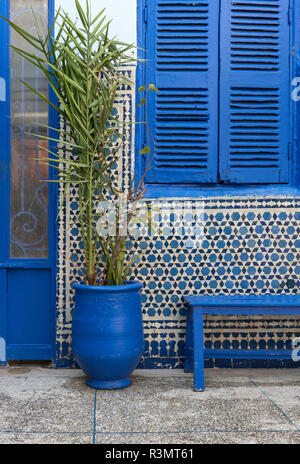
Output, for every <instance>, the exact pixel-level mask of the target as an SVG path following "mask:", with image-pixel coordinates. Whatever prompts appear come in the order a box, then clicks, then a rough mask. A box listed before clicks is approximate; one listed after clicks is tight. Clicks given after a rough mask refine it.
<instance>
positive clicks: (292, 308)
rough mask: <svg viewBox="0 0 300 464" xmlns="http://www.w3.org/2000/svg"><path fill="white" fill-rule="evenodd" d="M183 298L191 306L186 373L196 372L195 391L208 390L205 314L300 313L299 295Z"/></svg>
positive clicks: (284, 314)
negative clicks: (205, 356) (205, 364)
mask: <svg viewBox="0 0 300 464" xmlns="http://www.w3.org/2000/svg"><path fill="white" fill-rule="evenodd" d="M184 300H185V302H186V304H187V307H188V311H187V329H186V351H185V372H194V389H195V391H204V389H205V381H204V334H203V316H204V315H207V314H210V315H247V316H252V315H254V316H258V315H269V316H276V315H277V316H278V315H279V316H298V315H300V295H257V296H256V295H245V296H240V295H238V296H237V295H234V296H230V295H197V296H195V295H193V296H186V297H185V298H184ZM229 351H230V350H229ZM265 351H267V350H265ZM244 352H245V350H244ZM261 352H263V350H262V351H260V353H261ZM266 355H267V353H266ZM266 357H268V356H266Z"/></svg>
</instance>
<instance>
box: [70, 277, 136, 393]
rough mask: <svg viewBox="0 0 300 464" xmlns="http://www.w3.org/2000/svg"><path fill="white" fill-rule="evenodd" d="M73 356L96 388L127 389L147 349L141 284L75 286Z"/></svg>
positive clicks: (89, 381)
mask: <svg viewBox="0 0 300 464" xmlns="http://www.w3.org/2000/svg"><path fill="white" fill-rule="evenodd" d="M73 287H74V288H75V291H76V296H75V311H74V315H73V354H74V357H75V359H76V361H77V363H78V364H79V366H80V367H81V369H82V370H83V371H84V372H85V374H86V375H87V376H88V379H87V384H88V385H89V386H91V387H93V388H99V389H114V388H124V387H127V386H128V385H130V384H131V380H130V375H131V374H132V372H133V371H134V369H135V368H136V366H137V364H138V362H139V360H140V358H141V356H142V354H143V350H144V333H143V319H142V308H141V300H140V292H141V288H142V284H140V283H139V282H132V283H128V284H125V285H120V286H107V287H101V286H89V285H81V284H74V285H73Z"/></svg>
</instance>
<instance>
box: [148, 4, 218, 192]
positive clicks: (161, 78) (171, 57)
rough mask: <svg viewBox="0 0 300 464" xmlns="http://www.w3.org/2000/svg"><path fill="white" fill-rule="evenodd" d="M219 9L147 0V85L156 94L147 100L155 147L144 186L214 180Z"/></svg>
mask: <svg viewBox="0 0 300 464" xmlns="http://www.w3.org/2000/svg"><path fill="white" fill-rule="evenodd" d="M218 5H219V1H218V0H193V1H191V0H181V1H180V0H177V1H176V0H153V1H151V13H150V14H149V15H148V23H147V28H146V29H147V30H146V50H147V56H146V58H147V62H146V65H145V66H146V81H147V83H149V82H151V83H154V84H155V85H156V86H157V87H158V88H159V90H160V91H159V92H157V93H156V95H155V98H151V99H149V121H150V125H151V130H152V133H153V135H154V139H155V142H156V143H155V156H154V161H153V165H152V168H151V170H150V171H149V172H148V173H147V178H146V182H148V183H162V184H168V183H169V184H172V183H173V184H187V183H191V184H195V183H210V182H216V181H217V177H218V172H217V170H218V169H217V156H218V155H217V150H218V146H217V140H218V98H217V95H218V78H217V77H218V22H219V7H218ZM149 6H150V5H149ZM150 100H151V101H150ZM153 148H154V145H153V144H152V149H153Z"/></svg>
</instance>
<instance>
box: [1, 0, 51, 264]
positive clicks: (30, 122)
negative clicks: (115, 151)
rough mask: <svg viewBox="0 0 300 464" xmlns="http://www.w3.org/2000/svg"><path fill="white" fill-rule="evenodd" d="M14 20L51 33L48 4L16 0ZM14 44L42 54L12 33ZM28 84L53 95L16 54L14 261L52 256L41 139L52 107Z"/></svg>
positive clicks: (13, 83)
mask: <svg viewBox="0 0 300 464" xmlns="http://www.w3.org/2000/svg"><path fill="white" fill-rule="evenodd" d="M10 18H11V21H13V22H14V23H17V24H18V25H20V26H21V27H22V28H25V29H26V30H27V31H28V32H30V33H31V34H33V35H36V34H37V28H38V31H39V33H41V34H43V35H45V33H46V30H47V25H48V1H47V0H26V2H25V1H24V0H11V1H10ZM10 43H11V44H12V45H14V46H15V47H17V48H21V49H25V50H26V51H28V52H30V53H31V52H32V53H34V54H36V50H35V49H33V48H32V47H30V45H28V43H27V42H26V41H25V40H24V39H23V38H22V37H21V36H20V35H19V34H17V33H16V32H14V31H13V30H11V33H10ZM22 80H23V81H25V82H26V83H27V84H29V85H30V86H31V87H33V88H34V89H36V90H38V91H40V92H43V93H44V94H45V95H46V96H48V85H47V82H46V79H45V78H44V76H43V73H42V72H41V71H39V70H38V69H37V68H35V67H34V66H33V65H32V64H31V63H29V62H28V61H26V60H25V59H24V58H22V57H21V56H20V55H18V53H16V52H15V51H14V50H12V49H11V50H10V96H11V97H10V98H11V100H10V104H11V116H10V117H11V174H10V257H11V258H47V257H48V205H49V188H48V184H47V182H45V180H47V179H48V174H49V173H48V166H47V164H45V163H42V162H41V161H39V159H40V158H46V157H47V152H46V151H44V150H43V149H42V148H46V149H47V146H48V142H47V141H44V140H42V139H39V140H38V139H37V138H36V137H35V134H36V135H46V134H47V129H46V128H45V127H44V126H45V125H48V105H47V104H46V103H45V102H43V101H42V100H41V99H40V98H39V97H38V96H36V95H35V94H34V93H33V92H32V91H31V90H30V89H28V88H27V87H25V86H24V84H23V83H22V82H21V81H22Z"/></svg>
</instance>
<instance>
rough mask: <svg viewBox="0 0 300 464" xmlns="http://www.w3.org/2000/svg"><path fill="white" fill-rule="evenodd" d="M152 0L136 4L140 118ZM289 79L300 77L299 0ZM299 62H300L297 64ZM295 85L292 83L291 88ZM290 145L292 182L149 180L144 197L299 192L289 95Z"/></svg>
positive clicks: (299, 147)
mask: <svg viewBox="0 0 300 464" xmlns="http://www.w3.org/2000/svg"><path fill="white" fill-rule="evenodd" d="M149 3H150V2H149V0H140V1H139V2H138V6H137V46H138V59H139V61H138V64H137V70H136V105H135V106H136V108H135V111H136V118H135V120H136V121H137V122H140V121H144V120H145V114H144V106H142V107H138V103H139V101H140V98H141V96H140V94H139V93H138V88H139V87H140V86H141V85H145V84H147V82H146V65H147V64H146V61H145V60H146V51H145V48H146V47H145V45H146V27H145V24H146V20H147V15H149V14H151V12H150V11H149V8H150V5H149ZM289 8H290V14H289V16H290V22H291V27H290V50H291V52H290V60H289V61H290V83H291V82H292V79H293V78H294V77H296V76H299V77H300V2H298V3H297V1H296V0H290V4H289ZM297 63H298V65H297ZM154 84H155V82H154ZM292 90H293V87H292V86H291V84H290V92H291V91H292ZM289 132H290V134H289V135H290V144H289V146H290V149H289V156H290V162H289V183H287V184H263V185H262V184H221V183H216V184H204V183H203V184H184V185H183V184H182V185H181V184H176V183H174V184H150V183H145V185H146V188H147V191H146V193H145V198H172V197H173V198H203V197H224V196H260V197H261V196H272V197H274V196H280V197H282V196H297V195H299V193H300V102H298V103H297V102H294V101H293V100H292V98H290V128H289ZM144 137H145V130H144V126H143V124H137V125H136V129H135V174H136V184H137V183H138V179H140V178H141V176H142V173H143V171H144V159H143V157H142V155H140V153H139V150H140V149H141V148H142V147H143V146H144V144H145V140H144Z"/></svg>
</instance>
